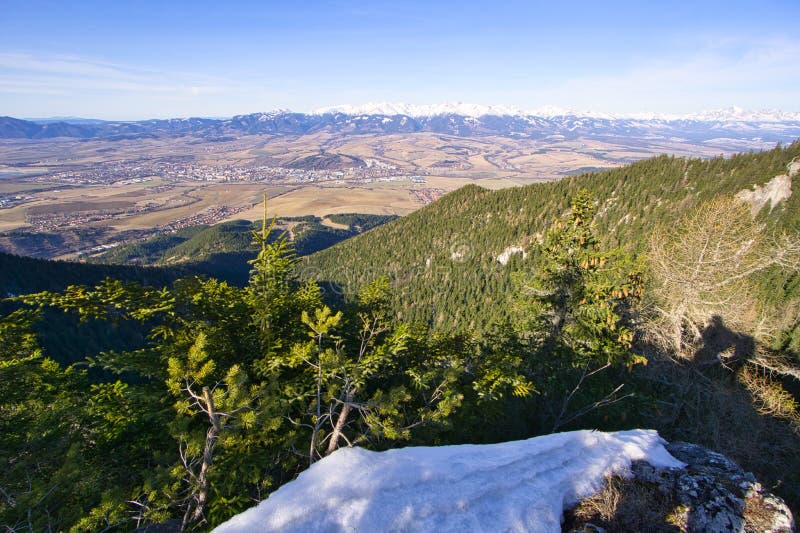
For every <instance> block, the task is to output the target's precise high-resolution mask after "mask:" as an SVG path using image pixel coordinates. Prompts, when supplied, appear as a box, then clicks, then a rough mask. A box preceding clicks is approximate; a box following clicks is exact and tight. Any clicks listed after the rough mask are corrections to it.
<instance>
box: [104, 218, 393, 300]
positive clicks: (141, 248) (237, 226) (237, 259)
mask: <svg viewBox="0 0 800 533" xmlns="http://www.w3.org/2000/svg"><path fill="white" fill-rule="evenodd" d="M323 218H327V219H328V220H330V221H331V222H332V223H333V224H336V225H337V226H338V227H332V226H330V225H325V224H323ZM323 218H321V217H315V216H306V217H297V218H281V219H279V220H278V221H277V222H278V226H276V229H275V231H274V232H273V234H272V235H271V236H270V238H271V239H275V238H277V236H278V235H280V234H281V233H283V232H284V231H288V234H289V237H290V239H291V241H292V243H293V245H294V249H295V251H296V252H297V254H298V255H301V256H302V255H309V254H312V253H314V252H317V251H319V250H323V249H325V248H328V247H329V246H333V245H334V244H336V243H338V242H341V241H343V240H345V239H348V238H350V237H353V236H355V235H359V234H361V233H363V232H364V231H367V230H368V229H371V228H373V227H376V226H379V225H381V224H383V223H385V222H387V221H390V220H393V219H395V218H397V217H396V216H395V215H389V216H387V215H364V214H355V213H352V214H340V215H328V216H327V217H323ZM259 226H260V222H258V223H253V222H249V221H246V220H234V221H231V222H224V223H222V224H216V225H213V226H208V225H205V224H201V225H198V226H192V227H189V228H185V229H182V230H179V231H176V232H175V233H166V234H161V235H157V236H155V237H152V238H150V239H148V240H146V241H143V242H137V243H133V244H128V245H124V246H120V247H118V248H114V249H112V250H109V251H108V252H105V253H103V254H101V255H99V256H95V257H92V258H90V259H89V262H91V263H102V264H118V265H159V266H167V265H184V266H185V267H186V268H187V269H190V270H191V271H192V272H196V273H201V274H206V275H209V276H213V277H215V278H218V279H224V280H226V281H229V282H231V283H235V284H237V285H244V284H245V283H247V275H248V271H249V268H250V267H249V266H248V264H247V262H248V261H249V260H251V259H253V258H254V257H255V256H256V252H257V249H256V248H255V247H254V246H253V243H252V240H253V231H256V230H258V228H259Z"/></svg>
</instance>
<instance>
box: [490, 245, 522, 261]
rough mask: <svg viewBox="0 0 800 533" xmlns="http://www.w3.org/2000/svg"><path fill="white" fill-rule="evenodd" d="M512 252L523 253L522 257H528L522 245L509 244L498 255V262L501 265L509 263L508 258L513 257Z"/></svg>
mask: <svg viewBox="0 0 800 533" xmlns="http://www.w3.org/2000/svg"><path fill="white" fill-rule="evenodd" d="M512 254H522V258H523V259H525V258H526V257H528V254H526V253H525V250H523V249H522V247H520V246H509V247H508V248H506V249H505V250H503V253H501V254H500V255H498V256H497V262H498V263H500V264H501V265H505V264H507V263H508V260H509V259H511V255H512Z"/></svg>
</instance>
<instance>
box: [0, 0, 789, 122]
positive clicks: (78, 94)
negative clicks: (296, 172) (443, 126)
mask: <svg viewBox="0 0 800 533" xmlns="http://www.w3.org/2000/svg"><path fill="white" fill-rule="evenodd" d="M798 20H800V1H798V0H760V1H746V2H745V1H736V0H728V1H702V0H696V1H693V2H682V1H660V2H655V1H652V2H651V1H649V0H641V1H636V2H634V1H630V2H615V1H600V0H596V1H591V2H583V1H573V2H563V1H562V2H538V1H535V0H530V1H520V2H517V1H501V0H494V1H474V2H470V1H467V0H462V1H459V2H445V1H435V0H427V1H408V2H403V1H401V0H394V1H392V2H383V1H378V0H375V1H369V2H366V1H364V2H345V1H329V2H317V1H304V2H291V1H269V0H267V1H260V2H256V1H254V2H244V1H242V2H236V1H230V2H223V1H219V0H218V1H213V2H209V1H203V0H194V1H178V0H175V1H165V0H162V1H146V0H140V1H122V0H118V1H102V2H101V1H80V2H79V1H77V0H76V1H63V0H62V1H38V0H19V1H11V0H0V115H11V116H16V117H45V116H84V117H96V118H106V119H143V118H153V117H182V116H229V115H233V114H240V113H250V112H256V111H266V110H271V109H277V108H287V109H293V110H297V111H308V110H311V109H314V108H317V107H323V106H329V105H336V104H344V103H350V104H361V103H365V102H370V101H402V102H408V103H415V104H426V103H439V102H445V101H463V102H470V103H479V104H502V105H512V106H517V107H520V108H523V109H533V108H537V107H541V106H544V105H555V106H561V107H568V108H573V109H578V110H596V111H605V112H612V113H636V112H664V113H690V112H696V111H700V110H704V109H713V108H720V107H728V106H732V105H737V106H741V107H745V108H751V109H764V108H775V109H783V110H785V111H800V59H798V58H800V32H799V31H798V30H797V27H798V26H797V21H798Z"/></svg>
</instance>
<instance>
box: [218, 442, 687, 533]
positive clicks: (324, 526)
mask: <svg viewBox="0 0 800 533" xmlns="http://www.w3.org/2000/svg"><path fill="white" fill-rule="evenodd" d="M664 444H665V441H664V440H663V439H661V437H659V436H658V433H656V432H655V431H652V430H641V429H637V430H632V431H620V432H616V433H603V432H597V431H573V432H569V433H556V434H553V435H546V436H543V437H536V438H533V439H528V440H523V441H514V442H506V443H502V444H488V445H461V446H441V447H409V448H402V449H396V450H388V451H385V452H371V451H367V450H364V449H361V448H343V449H340V450H338V451H336V452H335V453H334V454H332V455H330V456H328V457H326V458H325V459H323V460H321V461H319V462H317V463H315V464H314V465H313V466H311V468H309V469H308V470H307V471H305V472H303V473H302V474H300V475H299V476H298V477H297V479H296V480H294V481H292V482H290V483H287V484H286V485H284V486H283V487H281V488H280V489H278V490H277V491H276V492H274V493H273V494H272V495H271V496H270V497H269V499H267V500H265V501H263V502H261V504H259V505H258V506H257V507H254V508H252V509H249V510H248V511H245V512H244V513H241V514H239V515H237V516H235V517H233V518H232V519H231V520H229V521H228V522H226V523H224V524H222V525H221V526H219V527H218V528H217V529H215V530H214V531H216V532H217V533H232V532H248V533H250V532H261V531H276V532H309V531H326V532H327V531H330V532H334V531H337V532H338V531H360V532H371V531H381V532H386V531H408V532H413V531H420V532H422V531H437V532H446V531H519V532H522V531H526V532H558V531H560V530H561V529H560V524H561V517H562V513H563V510H564V508H565V507H567V506H570V505H571V504H574V503H575V502H577V501H579V500H580V499H582V498H584V497H586V496H589V495H591V494H594V493H595V492H597V491H599V490H600V489H601V488H602V487H603V484H604V480H605V477H606V476H608V475H612V474H621V475H626V474H627V472H628V471H629V468H630V465H631V462H632V461H646V462H648V463H649V464H651V465H653V466H654V467H657V468H681V467H683V466H684V463H682V462H680V461H678V460H677V459H675V458H674V457H672V456H671V455H670V454H669V453H668V452H667V451H666V449H665V448H664Z"/></svg>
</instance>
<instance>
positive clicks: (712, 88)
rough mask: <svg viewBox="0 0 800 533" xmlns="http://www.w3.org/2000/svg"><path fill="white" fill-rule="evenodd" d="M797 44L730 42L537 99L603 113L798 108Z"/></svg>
mask: <svg viewBox="0 0 800 533" xmlns="http://www.w3.org/2000/svg"><path fill="white" fill-rule="evenodd" d="M798 57H800V41H786V40H772V41H764V42H760V43H756V44H754V45H747V44H746V43H741V42H736V41H735V40H730V41H727V42H724V43H720V44H719V45H716V46H710V47H707V48H704V49H701V50H698V51H697V52H696V53H695V54H693V55H692V56H691V57H682V58H672V59H671V60H652V62H650V63H647V64H641V65H639V66H638V67H636V68H633V69H630V70H628V71H625V72H609V73H608V74H602V75H589V76H576V77H573V78H570V79H567V80H566V81H564V82H562V83H560V84H556V85H554V86H552V87H551V88H549V89H545V90H534V91H532V93H533V95H535V97H536V98H538V99H541V100H545V101H548V102H553V103H557V104H560V105H567V106H573V107H576V106H583V107H595V108H600V109H599V110H603V111H671V112H690V111H698V110H699V108H708V107H709V106H711V107H723V106H727V105H733V104H736V105H740V106H744V107H750V108H765V107H778V108H784V109H785V110H796V109H797V108H798V101H797V98H796V96H797V89H796V88H797V87H800V68H798V67H797V58H798Z"/></svg>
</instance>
